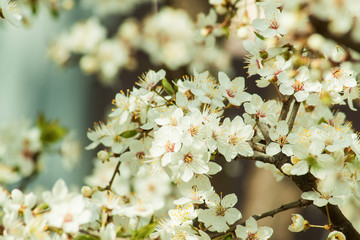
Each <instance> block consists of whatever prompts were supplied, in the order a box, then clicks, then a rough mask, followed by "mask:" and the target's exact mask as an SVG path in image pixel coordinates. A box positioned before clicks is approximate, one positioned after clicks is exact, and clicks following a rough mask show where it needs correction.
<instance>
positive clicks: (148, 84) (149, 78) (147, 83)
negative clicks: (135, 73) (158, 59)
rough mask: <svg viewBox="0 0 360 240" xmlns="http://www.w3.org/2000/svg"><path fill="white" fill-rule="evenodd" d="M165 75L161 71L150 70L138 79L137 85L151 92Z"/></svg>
mask: <svg viewBox="0 0 360 240" xmlns="http://www.w3.org/2000/svg"><path fill="white" fill-rule="evenodd" d="M165 75H166V72H165V71H164V70H163V69H161V70H159V71H158V72H155V71H153V70H150V71H149V72H147V73H146V74H143V76H142V78H140V79H139V82H138V83H137V85H139V86H140V87H141V88H144V89H146V90H151V89H152V88H153V87H154V86H155V85H156V84H157V83H158V82H159V81H160V80H162V79H163V78H164V77H165Z"/></svg>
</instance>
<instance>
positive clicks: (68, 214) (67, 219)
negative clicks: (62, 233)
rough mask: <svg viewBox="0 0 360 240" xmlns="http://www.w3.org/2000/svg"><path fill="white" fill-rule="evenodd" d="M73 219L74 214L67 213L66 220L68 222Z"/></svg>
mask: <svg viewBox="0 0 360 240" xmlns="http://www.w3.org/2000/svg"><path fill="white" fill-rule="evenodd" d="M72 220H73V215H72V214H71V213H66V214H65V216H64V222H66V223H68V222H72Z"/></svg>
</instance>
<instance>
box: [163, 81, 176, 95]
mask: <svg viewBox="0 0 360 240" xmlns="http://www.w3.org/2000/svg"><path fill="white" fill-rule="evenodd" d="M161 83H162V85H163V87H164V89H165V92H166V93H167V94H169V95H173V94H174V89H173V87H172V86H171V84H170V83H169V82H168V80H166V78H163V80H162V81H161Z"/></svg>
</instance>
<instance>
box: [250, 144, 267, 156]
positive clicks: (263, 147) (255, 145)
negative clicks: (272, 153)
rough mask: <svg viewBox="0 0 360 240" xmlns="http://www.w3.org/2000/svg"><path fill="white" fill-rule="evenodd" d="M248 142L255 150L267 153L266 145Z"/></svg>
mask: <svg viewBox="0 0 360 240" xmlns="http://www.w3.org/2000/svg"><path fill="white" fill-rule="evenodd" d="M248 143H249V144H250V146H251V148H252V149H254V150H255V151H258V152H262V153H265V150H266V146H265V145H263V144H259V143H254V142H248Z"/></svg>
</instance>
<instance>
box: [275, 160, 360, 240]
mask: <svg viewBox="0 0 360 240" xmlns="http://www.w3.org/2000/svg"><path fill="white" fill-rule="evenodd" d="M289 161H290V160H289V157H287V156H286V155H285V154H283V153H279V154H277V155H276V156H275V161H274V164H275V166H276V167H277V168H278V169H279V170H281V167H282V165H283V164H284V163H286V162H289ZM288 177H290V178H291V179H292V180H293V182H294V183H295V184H296V185H297V186H298V188H299V189H300V190H301V191H303V192H308V191H312V190H313V189H317V179H316V178H315V177H314V176H313V175H312V174H311V173H307V174H305V175H302V176H288ZM318 208H319V209H320V210H321V211H322V212H323V213H324V214H325V215H327V213H326V208H325V207H318ZM328 209H329V213H330V218H331V220H332V223H333V227H334V229H336V230H338V231H341V232H343V233H344V234H345V236H346V239H351V240H360V234H359V233H358V232H357V230H356V229H355V228H354V226H353V225H352V223H351V222H350V221H349V220H348V219H347V218H346V217H345V216H344V215H343V213H342V212H341V210H340V209H339V207H338V206H334V205H331V204H328Z"/></svg>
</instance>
